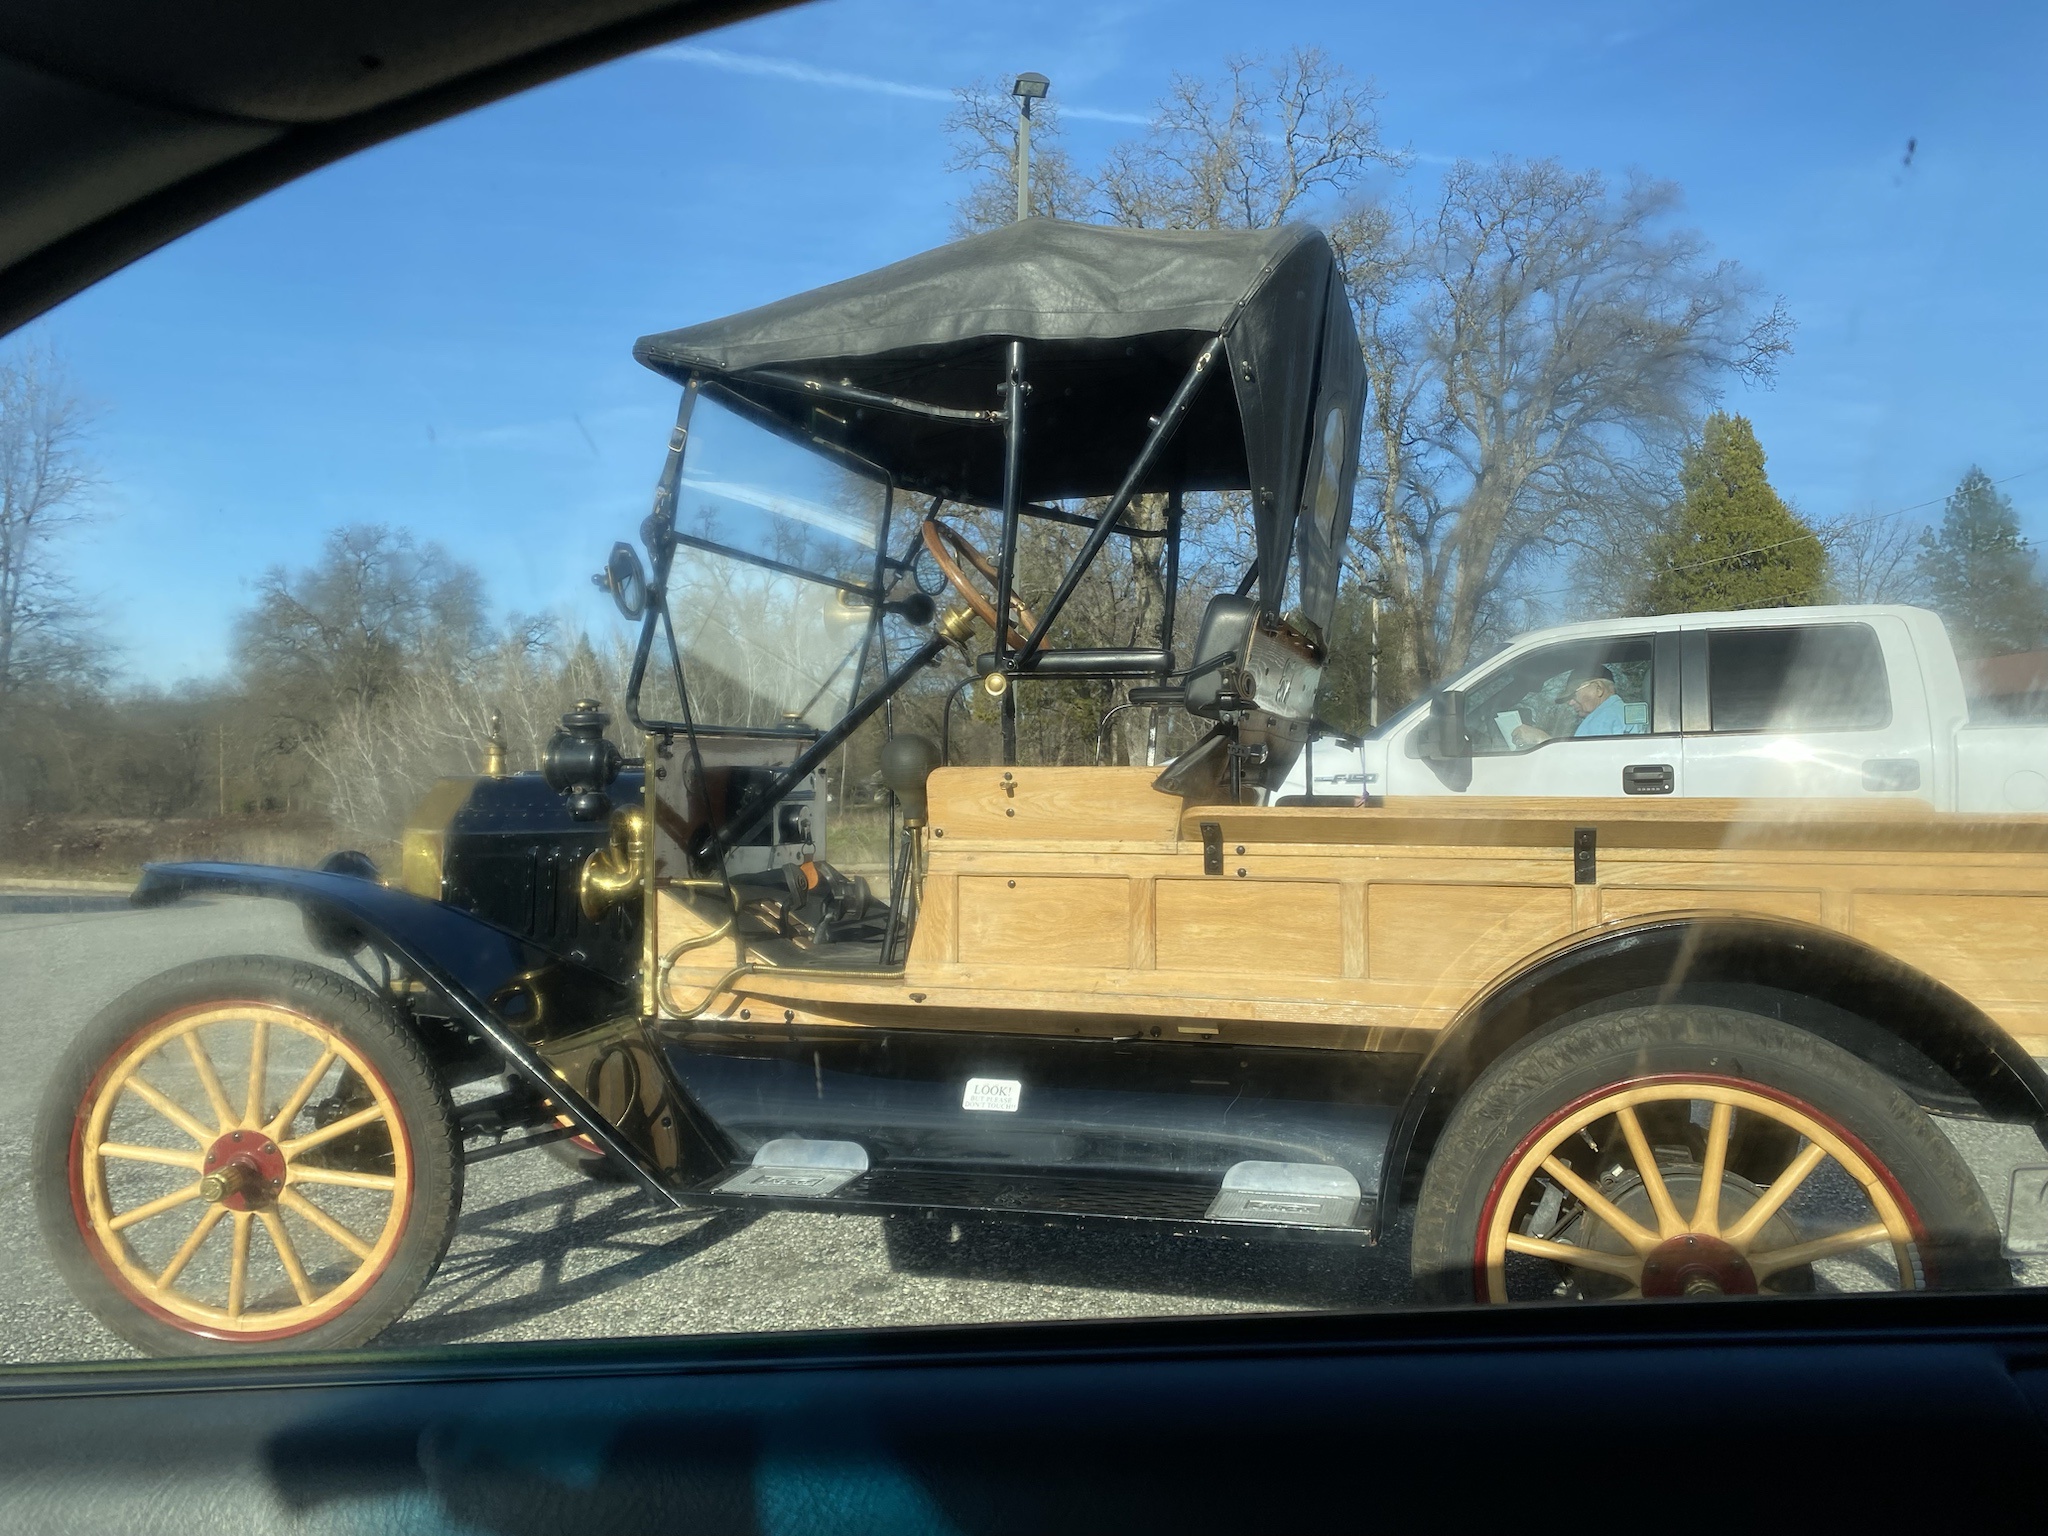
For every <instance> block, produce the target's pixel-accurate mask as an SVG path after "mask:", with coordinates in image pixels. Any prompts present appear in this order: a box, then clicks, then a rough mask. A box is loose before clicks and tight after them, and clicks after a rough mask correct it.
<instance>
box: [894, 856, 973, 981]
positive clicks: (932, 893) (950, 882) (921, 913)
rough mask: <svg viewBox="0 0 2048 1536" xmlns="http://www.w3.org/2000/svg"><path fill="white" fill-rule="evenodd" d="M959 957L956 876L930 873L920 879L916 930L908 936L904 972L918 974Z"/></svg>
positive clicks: (958, 897) (958, 905) (948, 963)
mask: <svg viewBox="0 0 2048 1536" xmlns="http://www.w3.org/2000/svg"><path fill="white" fill-rule="evenodd" d="M959 958H960V877H959V876H958V875H954V874H948V873H942V872H939V871H933V872H931V873H929V874H927V875H926V876H925V877H924V889H923V891H922V892H921V893H920V896H919V905H918V912H917V929H916V931H915V932H913V933H912V934H911V936H910V958H909V960H908V962H907V967H906V968H907V970H908V971H909V972H913V973H922V972H923V971H925V970H927V969H928V968H929V967H931V966H935V965H951V964H953V963H954V962H955V961H956V960H958V959H959Z"/></svg>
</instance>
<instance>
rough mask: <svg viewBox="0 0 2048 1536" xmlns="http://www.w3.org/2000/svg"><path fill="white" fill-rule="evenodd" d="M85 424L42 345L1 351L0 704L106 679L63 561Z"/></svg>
mask: <svg viewBox="0 0 2048 1536" xmlns="http://www.w3.org/2000/svg"><path fill="white" fill-rule="evenodd" d="M92 421H93V411H92V409H91V407H89V406H88V405H87V404H86V403H85V402H84V401H83V400H81V399H80V397H79V396H78V395H76V394H75V393H73V392H72V389H71V387H70V384H69V382H68V381H67V380H66V378H65V375H64V370H63V367H62V365H61V364H60V363H59V362H58V359H57V357H56V354H55V353H54V352H52V351H51V350H50V349H49V348H48V347H47V346H43V347H37V346H27V347H23V348H21V349H20V350H18V351H16V352H15V353H14V354H13V355H12V356H5V357H0V710H4V709H5V708H6V706H7V705H8V704H9V703H11V702H12V701H13V700H15V699H16V698H18V697H19V696H20V695H22V694H23V693H25V692H28V691H30V690H33V689H38V688H44V687H48V686H51V685H55V684H61V683H66V682H77V681H97V680H98V679H99V678H100V677H102V676H103V675H104V667H103V656H104V651H103V648H102V646H101V644H100V642H99V640H98V638H97V636H96V635H95V634H94V632H93V629H92V623H91V615H90V612H89V610H88V608H87V606H86V604H85V603H84V602H83V601H82V600H81V599H80V596H79V593H78V589H77V585H76V583H75V582H74V580H73V579H72V575H71V571H70V568H69V567H68V565H67V563H66V561H65V559H64V542H65V539H66V536H67V535H69V534H71V533H73V532H74V531H76V530H77V529H78V528H79V527H80V526H81V525H82V524H84V523H85V522H86V521H88V520H89V519H90V517H91V516H92V507H91V499H90V497H91V492H92V490H93V487H94V485H95V483H96V479H95V475H94V472H93V468H92V466H91V465H90V464H89V463H88V462H87V461H86V459H85V457H84V453H83V447H84V441H85V436H86V433H87V431H88V429H89V428H90V427H91V425H92Z"/></svg>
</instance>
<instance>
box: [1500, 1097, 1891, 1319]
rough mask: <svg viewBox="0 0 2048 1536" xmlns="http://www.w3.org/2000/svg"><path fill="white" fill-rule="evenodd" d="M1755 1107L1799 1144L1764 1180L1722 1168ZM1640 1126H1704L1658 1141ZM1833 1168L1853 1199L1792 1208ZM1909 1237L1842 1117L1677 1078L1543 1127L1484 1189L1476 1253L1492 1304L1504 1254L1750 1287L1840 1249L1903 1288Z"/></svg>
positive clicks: (1794, 1273) (1586, 1270)
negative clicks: (1804, 1212)
mask: <svg viewBox="0 0 2048 1536" xmlns="http://www.w3.org/2000/svg"><path fill="white" fill-rule="evenodd" d="M1750 1116H1755V1117H1759V1118H1760V1119H1761V1120H1763V1121H1764V1122H1765V1123H1766V1125H1767V1126H1768V1127H1769V1129H1770V1130H1772V1131H1776V1132H1779V1133H1781V1135H1782V1134H1783V1133H1790V1137H1791V1138H1792V1139H1793V1140H1794V1141H1795V1142H1796V1145H1797V1146H1798V1149H1799V1150H1798V1151H1797V1152H1796V1153H1795V1154H1794V1156H1793V1158H1792V1160H1791V1162H1790V1163H1788V1164H1787V1165H1786V1166H1785V1167H1784V1168H1783V1169H1782V1170H1780V1171H1779V1173H1778V1174H1777V1176H1776V1177H1775V1178H1774V1179H1772V1180H1771V1182H1770V1183H1769V1184H1768V1185H1767V1186H1765V1187H1763V1188H1758V1187H1757V1186H1756V1185H1755V1184H1754V1183H1752V1182H1751V1181H1750V1180H1748V1179H1746V1178H1744V1177H1742V1176H1741V1175H1739V1174H1736V1173H1733V1172H1731V1171H1730V1170H1729V1167H1728V1152H1729V1148H1730V1146H1731V1144H1732V1143H1733V1142H1734V1141H1735V1137H1736V1132H1737V1129H1738V1126H1737V1120H1738V1117H1745V1118H1746V1117H1750ZM1702 1119H1704V1120H1705V1121H1706V1124H1705V1126H1704V1127H1702V1126H1700V1124H1699V1122H1700V1121H1701V1120H1702ZM1646 1124H1647V1125H1650V1126H1654V1127H1659V1128H1660V1129H1662V1130H1663V1131H1664V1134H1665V1135H1669V1134H1670V1130H1671V1129H1672V1128H1673V1127H1683V1128H1685V1130H1686V1131H1694V1130H1697V1131H1699V1133H1700V1134H1699V1135H1697V1136H1694V1135H1686V1134H1681V1136H1680V1137H1679V1138H1678V1139H1677V1140H1676V1141H1675V1143H1674V1144H1672V1145H1671V1146H1669V1147H1668V1149H1664V1150H1660V1148H1659V1146H1657V1145H1653V1143H1652V1133H1651V1132H1650V1131H1649V1130H1646V1129H1645V1126H1646ZM1741 1129H1743V1130H1745V1131H1748V1130H1751V1129H1753V1128H1752V1127H1750V1126H1747V1125H1744V1126H1742V1127H1741ZM1658 1140H1659V1141H1662V1140H1663V1138H1662V1137H1659V1138H1658ZM1695 1144H1697V1152H1695V1151H1694V1145H1695ZM1830 1174H1834V1175H1836V1176H1837V1177H1836V1178H1835V1179H1833V1180H1831V1179H1830V1178H1829V1177H1828V1176H1829V1175H1830ZM1842 1175H1846V1177H1847V1181H1848V1182H1849V1183H1852V1184H1854V1185H1855V1186H1856V1189H1857V1190H1858V1191H1860V1194H1861V1197H1862V1200H1861V1202H1860V1203H1861V1205H1862V1209H1860V1210H1858V1209H1854V1205H1855V1204H1857V1203H1858V1202H1856V1201H1855V1200H1854V1197H1853V1196H1851V1198H1850V1200H1849V1201H1847V1202H1844V1201H1842V1200H1841V1198H1840V1197H1841V1196H1842V1195H1843V1194H1844V1193H1845V1192H1844V1191H1843V1190H1841V1189H1840V1188H1839V1187H1838V1188H1836V1189H1835V1190H1833V1191H1832V1193H1833V1194H1834V1195H1835V1196H1836V1197H1837V1198H1836V1199H1835V1200H1832V1201H1827V1202H1826V1204H1827V1205H1828V1206H1829V1207H1830V1209H1829V1211H1828V1212H1826V1213H1825V1214H1823V1215H1821V1216H1819V1217H1818V1218H1816V1219H1815V1220H1814V1221H1813V1222H1812V1223H1811V1224H1809V1223H1802V1222H1799V1221H1797V1220H1795V1219H1794V1218H1793V1216H1792V1215H1791V1213H1790V1211H1789V1210H1788V1207H1791V1206H1792V1205H1793V1203H1794V1201H1795V1199H1796V1198H1797V1197H1799V1196H1800V1195H1801V1194H1802V1192H1809V1193H1811V1194H1814V1195H1818V1194H1820V1193H1821V1191H1822V1187H1823V1186H1825V1185H1827V1184H1829V1183H1831V1182H1832V1183H1834V1184H1836V1185H1838V1186H1839V1184H1840V1182H1841V1179H1840V1176H1842ZM1845 1205H1847V1206H1848V1207H1849V1208H1848V1209H1847V1210H1845V1209H1844V1206H1845ZM1917 1241H1918V1233H1917V1232H1916V1231H1915V1229H1914V1223H1913V1222H1912V1221H1911V1220H1910V1219H1909V1217H1908V1214H1907V1207H1906V1206H1905V1205H1904V1204H1903V1203H1902V1200H1901V1197H1900V1195H1899V1192H1898V1191H1897V1189H1896V1187H1895V1185H1894V1183H1893V1181H1892V1180H1891V1179H1890V1177H1889V1176H1888V1175H1887V1174H1886V1173H1885V1172H1884V1171H1883V1170H1881V1169H1879V1168H1878V1167H1876V1166H1875V1165H1874V1164H1873V1162H1872V1160H1871V1158H1870V1156H1869V1154H1868V1153H1867V1152H1866V1151H1864V1150H1863V1148H1862V1147H1861V1146H1859V1145H1858V1144H1857V1143H1856V1142H1854V1141H1853V1140H1851V1139H1850V1138H1849V1137H1848V1136H1847V1135H1846V1133H1844V1132H1843V1130H1842V1129H1841V1127H1839V1126H1836V1125H1833V1124H1830V1123H1829V1122H1827V1121H1826V1120H1824V1119H1822V1118H1821V1117H1820V1116H1819V1115H1818V1114H1816V1113H1815V1112H1814V1111H1813V1110H1812V1109H1811V1108H1810V1107H1808V1106H1805V1105H1801V1104H1798V1103H1796V1102H1794V1101H1792V1100H1790V1099H1788V1098H1785V1097H1782V1096H1779V1095H1776V1094H1773V1093H1769V1092H1767V1091H1763V1090H1760V1089H1758V1088H1756V1087H1753V1086H1748V1085H1743V1084H1739V1083H1734V1082H1729V1081H1726V1080H1719V1081H1716V1080H1713V1079H1706V1078H1672V1079H1666V1080H1663V1081H1657V1082H1643V1083H1631V1084H1628V1085H1625V1086H1622V1087H1617V1088H1613V1089H1609V1090H1606V1091H1603V1092H1599V1093H1596V1094H1594V1095H1592V1097H1591V1099H1590V1101H1588V1102H1584V1103H1581V1104H1578V1105H1575V1106H1573V1107H1572V1108H1571V1109H1570V1110H1568V1111H1566V1112H1565V1113H1563V1114H1559V1115H1554V1116H1552V1117H1551V1118H1550V1120H1548V1121H1547V1122H1546V1123H1545V1124H1544V1125H1543V1126H1541V1127H1540V1128H1539V1129H1538V1131H1537V1134H1536V1135H1535V1136H1534V1137H1533V1138H1532V1139H1531V1140H1530V1141H1529V1142H1527V1143H1525V1144H1524V1146H1523V1147H1522V1148H1521V1149H1520V1150H1519V1152H1518V1153H1517V1155H1516V1156H1515V1157H1513V1158H1512V1159H1510V1160H1509V1162H1508V1163H1507V1164H1506V1165H1505V1166H1504V1167H1503V1168H1502V1169H1501V1171H1500V1175H1499V1177H1498V1178H1497V1180H1496V1181H1495V1184H1494V1187H1493V1189H1492V1190H1491V1191H1490V1192H1489V1194H1488V1199H1487V1207H1486V1213H1485V1215H1484V1216H1483V1217H1482V1219H1481V1226H1480V1238H1479V1243H1480V1252H1479V1255H1478V1257H1477V1260H1476V1262H1477V1264H1478V1266H1479V1267H1480V1268H1481V1270H1482V1271H1483V1275H1484V1285H1485V1290H1486V1297H1487V1300H1489V1301H1507V1300H1509V1299H1510V1292H1509V1284H1508V1264H1509V1255H1511V1254H1519V1255H1522V1256H1524V1257H1527V1258H1533V1259H1540V1260H1542V1261H1544V1264H1545V1266H1546V1267H1561V1268H1562V1269H1563V1270H1565V1271H1567V1272H1569V1275H1570V1278H1569V1279H1567V1280H1564V1281H1562V1282H1558V1283H1561V1284H1564V1285H1567V1286H1570V1287H1572V1288H1573V1289H1574V1290H1576V1291H1578V1292H1579V1293H1581V1294H1589V1295H1595V1296H1613V1297H1636V1296H1752V1295H1755V1294H1756V1293H1757V1292H1758V1291H1760V1290H1764V1289H1771V1288H1775V1287H1777V1286H1780V1285H1783V1284H1784V1283H1785V1282H1786V1281H1788V1280H1790V1281H1793V1282H1795V1283H1796V1284H1797V1288H1799V1289H1810V1288H1811V1274H1810V1271H1811V1269H1812V1266H1813V1265H1814V1264H1816V1263H1817V1262H1819V1261H1821V1260H1823V1259H1836V1258H1839V1259H1843V1260H1852V1259H1853V1260H1858V1261H1861V1262H1858V1263H1855V1264H1854V1265H1853V1267H1854V1268H1855V1269H1857V1270H1860V1271H1861V1272H1862V1273H1864V1274H1865V1275H1871V1276H1874V1277H1878V1278H1881V1280H1882V1281H1883V1283H1885V1284H1887V1285H1889V1286H1891V1287H1893V1288H1896V1289H1900V1290H1913V1289H1915V1288H1917V1286H1918V1285H1919V1284H1920V1281H1919V1277H1918V1275H1917V1273H1916V1268H1915V1260H1914V1249H1915V1245H1916V1243H1917ZM1542 1278H1543V1279H1547V1278H1548V1276H1543V1277H1542ZM1539 1283H1541V1280H1540V1279H1539Z"/></svg>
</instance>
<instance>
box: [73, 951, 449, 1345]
mask: <svg viewBox="0 0 2048 1536" xmlns="http://www.w3.org/2000/svg"><path fill="white" fill-rule="evenodd" d="M461 1151H462V1149H461V1144H460V1142H459V1140H458V1139H457V1136H456V1132H455V1121H454V1115H453V1112H452V1110H451V1109H450V1107H449V1103H448V1096H447V1093H446V1091H445V1090H444V1089H443V1088H442V1086H441V1084H440V1083H439V1081H438V1080H437V1079H436V1078H435V1076H434V1072H433V1069H432V1067H431V1066H430V1065H429V1064H428V1061H427V1057H426V1053H425V1052H424V1051H423V1050H422V1049H421V1048H420V1045H419V1043H418V1041H417V1040H415V1039H414V1037H413V1035H412V1033H411V1032H410V1031H409V1030H408V1029H407V1028H406V1027H405V1024H404V1023H403V1021H402V1020H401V1019H400V1017H399V1016H398V1014H397V1013H396V1011H395V1010H394V1009H393V1008H392V1007H391V1006H390V1005H389V1004H387V1003H386V1002H384V1001H383V1000H382V999H380V998H378V997H376V996H374V995H373V994H371V993H370V992H367V991H365V990H364V989H363V988H361V987H359V986H356V985H355V984H354V983H353V982H350V981H348V980H346V979H345V978H343V977H340V976H337V975H335V974H334V973H333V972H331V971H327V970H322V969H320V968H319V967H317V966H312V965H305V964H301V963H299V962H297V961H291V960H281V959H274V958H270V957H265V956H242V957H238V958H233V959H222V960H203V961H200V962H198V963H197V964H193V965H186V966H180V967H179V968H178V969H176V970H173V971H167V972H165V973H164V974H163V975H161V976H157V977H155V978H153V979H151V980H149V981H146V982H144V983H143V984H142V985H141V986H139V987H136V988H135V989H134V990H133V991H131V992H129V993H127V994H126V995H125V996H123V997H121V998H119V999H117V1000H116V1001H115V1002H113V1003H112V1004H110V1005H109V1006H108V1007H107V1008H106V1009H105V1010H104V1011H103V1012H102V1013H101V1014H100V1015H99V1017H98V1018H96V1019H94V1020H93V1021H92V1023H90V1024H89V1025H87V1026H86V1028H85V1030H84V1031H83V1032H82V1033H81V1034H80V1035H79V1037H78V1038H77V1039H76V1040H75V1041H73V1042H72V1045H71V1048H70V1050H69V1051H67V1052H66V1053H65V1056H64V1059H63V1061H62V1063H61V1064H60V1065H59V1067H58V1069H57V1074H56V1076H55V1078H54V1079H53V1080H52V1081H51V1083H50V1086H49V1088H48V1089H47V1091H46V1092H45V1094H44V1096H43V1103H42V1109H41V1113H40V1114H39V1116H38V1118H37V1124H36V1132H35V1146H34V1151H33V1155H32V1172H33V1178H34V1182H35V1193H36V1211H37V1216H38V1218H39V1220H40V1223H41V1226H42V1230H43V1238H44V1241H45V1242H46V1243H47V1244H48V1245H49V1248H50V1252H51V1254H52V1256H53V1257H54V1259H55V1261H56V1264H57V1268H58V1270H59V1271H60V1272H61V1273H62V1274H63V1276H64V1279H65V1282H66V1283H67V1284H68V1285H69V1286H70V1287H71V1289H72V1291H73V1293H74V1294H76V1295H77V1297H78V1298H79V1300H80V1301H82V1302H84V1304H85V1305H86V1306H87V1307H88V1308H89V1309H90V1310H91V1311H92V1313H93V1314H94V1316H96V1317H98V1318H99V1320H100V1321H101V1322H103V1323H105V1324H106V1325H107V1326H108V1327H109V1328H111V1329H112V1330H113V1331H114V1332H115V1333H117V1334H119V1335H120V1336H121V1337H122V1338H124V1339H126V1340H127V1341H128V1342H129V1343H131V1344H133V1345H134V1346H135V1347H136V1348H138V1349H140V1350H142V1351H144V1352H145V1353H147V1354H152V1355H222V1354H239V1353H246V1352H250V1351H256V1350H278V1349H336V1348H343V1347H346V1346H349V1345H354V1344H361V1343H364V1342H365V1341H367V1340H368V1339H370V1338H372V1337H374V1336H375V1335H376V1334H377V1333H378V1332H379V1331H380V1330H382V1329H383V1328H385V1327H387V1326H388V1325H389V1324H390V1323H392V1322H393V1321H395V1320H396V1319H397V1318H398V1317H399V1316H400V1315H401V1314H402V1313H403V1312H404V1311H405V1309H406V1308H407V1307H409V1306H410V1305H411V1304H412V1302H413V1300H414V1298H415V1297H417V1296H418V1295H419V1293H420V1290H421V1288H422V1287H424V1286H425V1285H426V1283H427V1281H428V1279H429V1278H430V1277H431V1276H432V1274H433V1272H434V1269H435V1267H436V1266H437V1265H438V1264H439V1263H440V1262H441V1256H442V1254H443V1253H444V1252H445V1251H446V1250H447V1247H448V1239H449V1237H450V1236H451V1235H452V1234H453V1232H454V1229H455V1218H456V1215H457V1212H458V1211H459V1209H460V1207H461V1202H462V1156H461Z"/></svg>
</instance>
